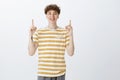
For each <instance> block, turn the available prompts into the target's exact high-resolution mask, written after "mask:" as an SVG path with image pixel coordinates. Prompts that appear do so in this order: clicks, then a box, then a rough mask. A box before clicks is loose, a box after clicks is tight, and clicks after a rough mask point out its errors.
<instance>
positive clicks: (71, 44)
mask: <svg viewBox="0 0 120 80" xmlns="http://www.w3.org/2000/svg"><path fill="white" fill-rule="evenodd" d="M67 53H68V55H69V56H73V55H74V40H73V35H71V36H70V42H69V45H68V46H67Z"/></svg>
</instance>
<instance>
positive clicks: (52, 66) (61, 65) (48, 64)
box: [38, 64, 66, 67]
mask: <svg viewBox="0 0 120 80" xmlns="http://www.w3.org/2000/svg"><path fill="white" fill-rule="evenodd" d="M38 66H50V67H66V66H65V65H55V64H54V65H50V64H38Z"/></svg>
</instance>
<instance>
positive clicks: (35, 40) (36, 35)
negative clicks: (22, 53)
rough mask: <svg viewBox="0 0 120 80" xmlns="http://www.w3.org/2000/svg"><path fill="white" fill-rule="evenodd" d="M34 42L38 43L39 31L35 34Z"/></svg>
mask: <svg viewBox="0 0 120 80" xmlns="http://www.w3.org/2000/svg"><path fill="white" fill-rule="evenodd" d="M33 42H35V43H38V31H36V32H35V33H34V34H33Z"/></svg>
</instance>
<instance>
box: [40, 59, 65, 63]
mask: <svg viewBox="0 0 120 80" xmlns="http://www.w3.org/2000/svg"><path fill="white" fill-rule="evenodd" d="M38 62H53V63H65V61H55V60H38Z"/></svg>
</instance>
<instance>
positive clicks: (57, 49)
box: [38, 48, 65, 51]
mask: <svg viewBox="0 0 120 80" xmlns="http://www.w3.org/2000/svg"><path fill="white" fill-rule="evenodd" d="M39 50H41V51H43V50H56V51H65V49H59V48H44V49H40V48H39V49H38V51H39Z"/></svg>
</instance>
